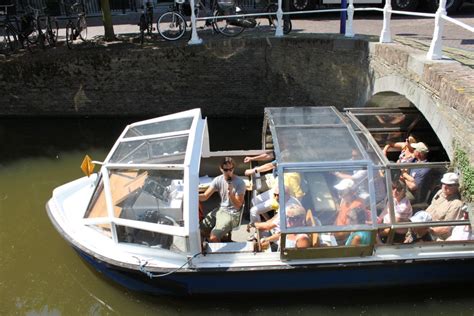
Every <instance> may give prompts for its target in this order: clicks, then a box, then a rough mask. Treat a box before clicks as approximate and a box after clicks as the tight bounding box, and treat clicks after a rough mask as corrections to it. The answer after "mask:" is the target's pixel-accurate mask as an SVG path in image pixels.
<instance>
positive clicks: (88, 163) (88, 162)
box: [81, 155, 95, 177]
mask: <svg viewBox="0 0 474 316" xmlns="http://www.w3.org/2000/svg"><path fill="white" fill-rule="evenodd" d="M94 167H95V165H94V164H93V163H92V159H91V157H89V155H86V156H85V157H84V160H83V161H82V163H81V170H82V172H84V174H85V175H86V176H88V177H89V176H90V175H91V174H92V173H93V172H94Z"/></svg>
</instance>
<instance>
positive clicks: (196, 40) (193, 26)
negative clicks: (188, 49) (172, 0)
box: [188, 0, 202, 45]
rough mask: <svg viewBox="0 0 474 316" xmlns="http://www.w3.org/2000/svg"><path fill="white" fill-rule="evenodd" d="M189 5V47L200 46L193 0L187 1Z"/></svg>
mask: <svg viewBox="0 0 474 316" xmlns="http://www.w3.org/2000/svg"><path fill="white" fill-rule="evenodd" d="M189 4H190V5H191V39H190V40H189V42H188V44H189V45H197V44H202V39H201V38H199V36H198V34H197V30H196V10H195V9H196V8H195V6H194V0H189Z"/></svg>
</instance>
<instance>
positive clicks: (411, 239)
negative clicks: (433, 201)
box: [405, 211, 433, 244]
mask: <svg viewBox="0 0 474 316" xmlns="http://www.w3.org/2000/svg"><path fill="white" fill-rule="evenodd" d="M431 220H432V219H431V215H430V214H429V213H428V212H425V211H419V212H417V213H416V214H415V215H413V216H412V217H410V221H411V222H413V223H426V222H431ZM425 241H433V238H432V237H431V234H430V228H429V227H412V228H410V229H409V230H408V233H407V236H406V238H405V243H406V244H412V243H416V242H425Z"/></svg>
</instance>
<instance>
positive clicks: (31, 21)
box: [21, 4, 45, 49]
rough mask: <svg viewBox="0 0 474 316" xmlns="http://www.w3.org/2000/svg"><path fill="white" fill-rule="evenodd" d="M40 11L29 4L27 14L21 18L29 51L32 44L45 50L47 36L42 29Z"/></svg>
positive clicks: (23, 34) (22, 29)
mask: <svg viewBox="0 0 474 316" xmlns="http://www.w3.org/2000/svg"><path fill="white" fill-rule="evenodd" d="M40 11H41V10H40V9H35V8H33V7H32V6H31V5H29V4H27V6H26V10H25V12H26V13H25V14H24V15H23V16H22V17H21V33H22V36H23V37H24V38H25V39H26V42H27V45H28V49H29V48H30V47H29V45H30V44H33V45H34V44H38V46H39V47H41V48H42V49H44V48H45V36H44V33H43V29H42V28H41V21H40Z"/></svg>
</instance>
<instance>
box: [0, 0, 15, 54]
mask: <svg viewBox="0 0 474 316" xmlns="http://www.w3.org/2000/svg"><path fill="white" fill-rule="evenodd" d="M12 6H13V4H9V5H0V8H3V9H2V10H1V11H0V15H4V16H5V18H4V19H3V20H2V21H0V38H1V40H0V51H2V52H5V53H7V52H8V51H9V52H11V53H13V52H15V51H16V50H17V49H18V33H17V30H16V28H15V26H14V25H13V24H12V22H11V20H10V16H9V14H8V8H9V7H12Z"/></svg>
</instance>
